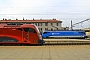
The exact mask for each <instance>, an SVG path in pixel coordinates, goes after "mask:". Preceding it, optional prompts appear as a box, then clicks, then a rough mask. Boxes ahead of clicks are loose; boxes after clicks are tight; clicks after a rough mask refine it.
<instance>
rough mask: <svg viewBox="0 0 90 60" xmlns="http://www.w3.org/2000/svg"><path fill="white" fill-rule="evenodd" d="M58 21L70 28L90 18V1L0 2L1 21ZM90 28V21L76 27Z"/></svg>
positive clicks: (24, 0)
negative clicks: (71, 25)
mask: <svg viewBox="0 0 90 60" xmlns="http://www.w3.org/2000/svg"><path fill="white" fill-rule="evenodd" d="M23 17H24V19H33V18H34V19H53V18H55V19H57V20H60V21H62V27H70V24H71V23H70V22H71V20H72V23H73V24H75V23H77V22H80V21H83V20H85V19H88V18H90V0H0V20H2V19H3V18H7V19H12V20H13V19H16V18H17V19H21V20H22V19H23ZM74 27H75V28H88V27H90V20H89V21H86V22H84V23H82V24H78V25H75V26H74Z"/></svg>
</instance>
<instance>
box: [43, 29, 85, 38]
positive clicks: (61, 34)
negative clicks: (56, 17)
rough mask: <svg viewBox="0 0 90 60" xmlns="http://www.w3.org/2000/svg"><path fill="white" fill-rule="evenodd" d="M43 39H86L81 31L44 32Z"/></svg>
mask: <svg viewBox="0 0 90 60" xmlns="http://www.w3.org/2000/svg"><path fill="white" fill-rule="evenodd" d="M42 37H43V38H51V37H52V38H55V37H56V38H87V36H86V33H85V31H83V30H78V31H77V30H65V31H44V32H43V34H42Z"/></svg>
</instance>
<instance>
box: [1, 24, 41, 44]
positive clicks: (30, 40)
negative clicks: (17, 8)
mask: <svg viewBox="0 0 90 60" xmlns="http://www.w3.org/2000/svg"><path fill="white" fill-rule="evenodd" d="M17 28H22V29H23V28H33V29H34V30H35V31H36V33H32V32H29V33H28V32H25V31H24V30H22V31H21V30H18V29H17ZM27 34H28V35H27ZM1 36H6V37H11V38H15V39H17V40H18V42H0V43H26V44H38V36H39V34H38V31H37V29H36V27H35V26H34V25H33V24H23V25H20V26H9V25H6V24H0V37H1Z"/></svg>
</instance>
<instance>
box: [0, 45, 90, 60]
mask: <svg viewBox="0 0 90 60" xmlns="http://www.w3.org/2000/svg"><path fill="white" fill-rule="evenodd" d="M0 60H90V45H65V46H0Z"/></svg>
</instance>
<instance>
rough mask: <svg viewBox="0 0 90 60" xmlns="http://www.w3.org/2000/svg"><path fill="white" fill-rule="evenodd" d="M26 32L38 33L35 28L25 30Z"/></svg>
mask: <svg viewBox="0 0 90 60" xmlns="http://www.w3.org/2000/svg"><path fill="white" fill-rule="evenodd" d="M24 31H25V32H33V33H36V31H35V30H34V29H33V28H24Z"/></svg>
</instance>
